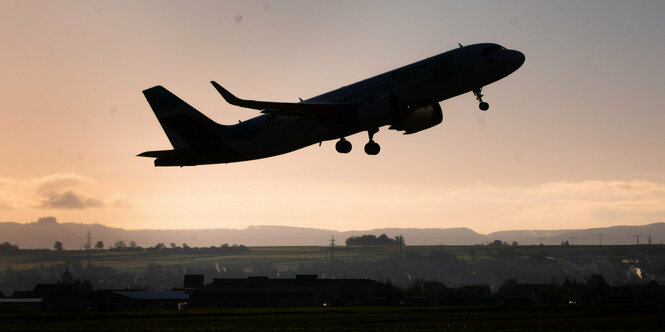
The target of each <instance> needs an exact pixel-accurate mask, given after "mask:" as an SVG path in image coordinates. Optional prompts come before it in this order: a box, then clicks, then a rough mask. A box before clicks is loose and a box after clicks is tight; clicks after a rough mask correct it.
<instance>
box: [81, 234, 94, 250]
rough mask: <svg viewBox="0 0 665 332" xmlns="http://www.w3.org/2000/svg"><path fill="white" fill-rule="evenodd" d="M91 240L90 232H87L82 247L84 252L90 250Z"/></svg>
mask: <svg viewBox="0 0 665 332" xmlns="http://www.w3.org/2000/svg"><path fill="white" fill-rule="evenodd" d="M91 238H92V235H90V231H88V234H87V236H86V241H85V244H84V245H83V248H85V250H90V248H92V240H91Z"/></svg>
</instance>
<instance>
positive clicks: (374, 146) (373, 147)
mask: <svg viewBox="0 0 665 332" xmlns="http://www.w3.org/2000/svg"><path fill="white" fill-rule="evenodd" d="M378 132H379V129H372V130H370V131H368V132H367V133H368V134H369V142H367V144H365V153H367V154H368V155H370V156H376V155H377V154H379V152H381V146H380V145H379V144H378V143H376V142H374V134H376V133H378Z"/></svg>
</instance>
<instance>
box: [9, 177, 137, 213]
mask: <svg viewBox="0 0 665 332" xmlns="http://www.w3.org/2000/svg"><path fill="white" fill-rule="evenodd" d="M97 187H99V185H98V184H97V183H96V181H95V180H94V179H92V178H90V177H87V176H83V175H80V174H76V173H57V174H51V175H46V176H42V177H37V178H30V179H16V178H0V209H25V208H39V209H87V208H98V207H107V206H110V207H126V206H129V204H127V203H126V199H125V198H124V197H122V195H120V194H113V195H110V196H108V197H107V198H106V199H103V198H100V197H99V196H100V195H99V194H94V193H91V192H90V191H95V190H98V188H97Z"/></svg>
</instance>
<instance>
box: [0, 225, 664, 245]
mask: <svg viewBox="0 0 665 332" xmlns="http://www.w3.org/2000/svg"><path fill="white" fill-rule="evenodd" d="M88 232H90V234H91V238H92V245H93V246H94V244H95V243H96V242H97V241H103V242H104V244H105V247H107V248H108V247H110V246H113V244H114V243H116V242H117V241H124V242H125V243H126V244H129V242H130V241H135V242H136V243H137V245H139V246H143V247H150V246H154V245H155V244H157V243H160V242H161V243H164V244H166V245H167V246H168V245H169V244H170V243H175V244H177V245H179V246H180V245H182V244H183V243H187V245H189V246H191V247H209V246H221V245H222V244H224V243H228V244H244V245H246V246H305V245H316V246H325V245H327V244H328V243H329V241H330V238H331V236H334V237H335V239H336V240H337V243H338V244H340V245H342V244H343V243H344V240H345V239H346V238H348V237H350V236H360V235H363V234H374V235H377V236H378V235H380V234H386V235H388V236H389V237H391V238H394V237H395V236H398V235H400V234H401V235H403V236H404V239H405V242H406V244H407V245H441V244H443V245H473V244H480V243H487V242H491V241H494V240H501V241H505V242H508V243H512V242H513V241H517V242H519V243H520V244H526V245H530V244H538V243H540V241H541V240H542V243H543V244H550V245H551V244H560V243H561V242H564V241H569V242H570V243H571V244H572V242H574V243H575V244H589V245H591V244H598V240H599V236H598V234H601V235H600V236H601V240H602V242H603V244H634V243H636V241H637V237H636V235H640V243H647V242H648V239H649V236H651V241H652V242H653V243H661V242H663V241H665V223H655V224H650V225H643V226H615V227H607V228H592V229H579V230H512V231H501V232H494V233H491V234H488V235H484V234H479V233H477V232H474V231H473V230H471V229H468V228H378V229H370V230H354V231H345V232H339V231H334V230H326V229H318V228H302V227H287V226H250V227H247V228H245V229H229V228H215V229H184V230H147V229H146V230H125V229H121V228H114V227H108V226H104V225H100V224H80V223H59V222H57V220H56V219H55V218H53V217H46V218H40V219H39V220H38V221H36V222H33V223H26V224H23V223H16V222H0V243H2V242H5V241H8V242H10V243H12V244H16V245H18V246H19V247H20V248H24V249H29V248H52V247H53V244H54V243H55V241H60V242H62V243H63V245H64V248H65V249H79V248H82V247H83V245H84V243H85V241H86V236H87V233H88ZM539 238H540V239H539Z"/></svg>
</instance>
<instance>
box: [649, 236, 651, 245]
mask: <svg viewBox="0 0 665 332" xmlns="http://www.w3.org/2000/svg"><path fill="white" fill-rule="evenodd" d="M649 245H651V234H649Z"/></svg>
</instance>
